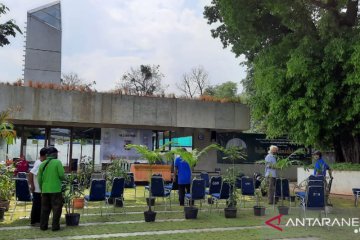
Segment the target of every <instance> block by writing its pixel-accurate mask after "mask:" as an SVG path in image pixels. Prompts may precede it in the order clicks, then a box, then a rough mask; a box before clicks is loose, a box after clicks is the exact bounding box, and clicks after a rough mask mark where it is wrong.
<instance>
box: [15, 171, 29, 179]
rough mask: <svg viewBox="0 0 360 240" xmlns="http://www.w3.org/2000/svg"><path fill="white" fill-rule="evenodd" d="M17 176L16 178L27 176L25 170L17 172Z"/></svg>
mask: <svg viewBox="0 0 360 240" xmlns="http://www.w3.org/2000/svg"><path fill="white" fill-rule="evenodd" d="M17 177H18V178H27V177H26V172H18V174H17Z"/></svg>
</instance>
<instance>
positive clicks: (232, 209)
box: [224, 207, 237, 218]
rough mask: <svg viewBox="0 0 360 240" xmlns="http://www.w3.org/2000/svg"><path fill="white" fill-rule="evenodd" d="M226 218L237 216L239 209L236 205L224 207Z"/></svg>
mask: <svg viewBox="0 0 360 240" xmlns="http://www.w3.org/2000/svg"><path fill="white" fill-rule="evenodd" d="M224 213H225V218H236V213H237V209H236V208H235V207H227V208H224Z"/></svg>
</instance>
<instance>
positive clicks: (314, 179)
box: [308, 175, 325, 186]
mask: <svg viewBox="0 0 360 240" xmlns="http://www.w3.org/2000/svg"><path fill="white" fill-rule="evenodd" d="M324 181H325V178H324V176H322V175H318V176H314V175H310V176H309V178H308V186H324Z"/></svg>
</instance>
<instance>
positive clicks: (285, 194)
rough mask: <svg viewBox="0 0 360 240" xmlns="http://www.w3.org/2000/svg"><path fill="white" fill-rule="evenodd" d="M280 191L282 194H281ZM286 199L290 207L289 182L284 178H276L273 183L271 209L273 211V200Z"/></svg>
mask: <svg viewBox="0 0 360 240" xmlns="http://www.w3.org/2000/svg"><path fill="white" fill-rule="evenodd" d="M281 185H282V186H281ZM281 190H282V194H281ZM281 196H282V197H283V198H287V199H288V200H289V201H290V206H291V197H290V185H289V180H288V179H286V178H277V179H276V182H275V192H274V200H273V208H274V209H275V198H276V197H277V198H279V199H281Z"/></svg>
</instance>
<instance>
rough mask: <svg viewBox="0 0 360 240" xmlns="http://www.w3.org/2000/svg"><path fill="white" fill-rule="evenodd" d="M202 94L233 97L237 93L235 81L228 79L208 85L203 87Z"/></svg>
mask: <svg viewBox="0 0 360 240" xmlns="http://www.w3.org/2000/svg"><path fill="white" fill-rule="evenodd" d="M204 94H205V95H210V96H214V97H217V98H235V97H236V95H237V83H236V82H231V81H228V82H224V83H222V84H219V85H215V86H209V87H208V88H206V89H205V92H204Z"/></svg>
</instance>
